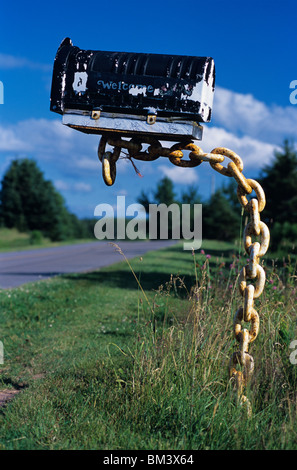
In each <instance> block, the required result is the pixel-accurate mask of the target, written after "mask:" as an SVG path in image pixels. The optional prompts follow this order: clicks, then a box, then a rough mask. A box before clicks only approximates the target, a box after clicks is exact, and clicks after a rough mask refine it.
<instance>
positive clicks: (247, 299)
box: [98, 136, 270, 414]
mask: <svg viewBox="0 0 297 470" xmlns="http://www.w3.org/2000/svg"><path fill="white" fill-rule="evenodd" d="M142 142H143V143H145V144H149V147H148V149H147V150H146V151H144V152H141V149H142ZM106 144H109V145H110V146H113V147H114V151H113V152H105V146H106ZM122 148H124V149H126V150H128V155H129V156H128V158H130V159H132V158H135V159H137V160H143V161H152V160H156V159H157V158H159V157H167V158H169V160H170V161H171V163H173V164H174V165H176V166H180V167H190V168H193V167H196V166H198V165H200V164H201V163H202V162H208V163H209V164H210V165H211V167H212V168H213V169H214V170H216V171H217V172H219V173H220V174H222V175H224V176H228V177H233V178H234V179H235V180H236V182H237V184H238V187H237V197H238V199H239V202H240V204H241V206H242V207H243V208H244V210H245V211H246V212H247V213H248V214H249V216H250V221H249V223H248V224H247V225H246V227H245V229H244V233H243V243H244V248H245V251H246V253H247V255H248V256H249V260H248V263H247V264H246V265H245V266H244V267H243V268H242V270H241V272H240V275H239V292H240V294H241V296H242V298H243V301H242V306H241V307H240V308H239V309H238V310H237V311H236V313H235V316H234V321H233V331H234V336H235V338H236V340H237V341H238V343H239V348H238V351H236V352H234V353H233V354H232V356H231V358H230V361H229V368H228V369H229V377H230V380H233V381H235V384H236V389H237V395H238V398H239V401H240V403H246V404H247V406H248V413H249V414H250V413H251V406H250V402H249V400H248V399H247V397H246V396H245V395H244V394H243V392H244V389H245V388H246V387H247V385H248V383H249V381H250V379H251V376H252V373H253V370H254V359H253V356H252V355H251V354H250V353H249V351H248V349H249V345H250V344H251V343H252V342H253V341H254V340H255V339H256V337H257V335H258V332H259V324H260V321H259V315H258V312H257V311H256V310H255V308H254V300H255V299H257V298H258V297H260V295H261V294H262V292H263V289H264V285H265V278H266V276H265V271H264V269H263V268H262V266H261V265H260V258H261V257H262V256H264V255H265V253H266V252H267V249H268V246H269V241H270V234H269V229H268V227H267V225H266V224H265V223H264V222H261V220H260V213H261V212H262V211H263V209H264V207H265V205H266V199H265V194H264V191H263V188H262V187H261V185H260V184H259V183H258V182H257V181H255V180H253V179H246V178H245V176H244V175H243V162H242V160H241V158H240V157H239V156H238V155H237V154H236V153H235V152H233V151H232V150H229V149H227V148H225V147H217V148H215V149H213V150H212V151H211V152H210V153H204V152H203V150H202V149H201V148H200V147H198V146H197V145H195V144H194V143H193V142H188V143H177V144H174V145H173V146H172V147H171V148H170V149H169V148H164V147H162V145H161V144H160V142H159V141H158V140H157V139H156V138H154V137H151V136H139V137H137V138H132V139H131V140H130V141H127V140H123V139H121V138H119V137H118V136H116V138H107V137H105V136H104V137H102V139H101V142H100V143H99V147H98V157H99V160H100V161H101V162H102V169H103V178H104V181H105V183H106V184H107V185H109V186H110V185H112V184H113V183H114V180H115V174H116V171H115V165H116V161H117V160H118V158H119V156H120V152H121V149H122ZM182 150H186V151H189V152H190V153H189V160H185V159H183V158H182V157H183V152H182ZM225 157H228V158H229V159H230V160H231V161H230V162H229V163H228V165H227V167H224V166H223V165H222V162H223V161H224V160H225ZM253 191H254V192H255V193H256V196H257V198H252V199H250V200H248V199H247V195H249V194H251V193H252V192H253ZM252 237H260V242H258V241H254V242H253V241H252ZM248 280H251V281H255V285H254V284H252V283H250V284H248ZM243 322H245V323H250V324H251V325H250V330H247V329H245V328H242V323H243Z"/></svg>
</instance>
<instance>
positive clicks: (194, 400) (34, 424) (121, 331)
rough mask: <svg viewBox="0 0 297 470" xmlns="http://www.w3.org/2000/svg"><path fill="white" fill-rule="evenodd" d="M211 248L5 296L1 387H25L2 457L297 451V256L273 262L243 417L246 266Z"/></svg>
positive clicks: (2, 424)
mask: <svg viewBox="0 0 297 470" xmlns="http://www.w3.org/2000/svg"><path fill="white" fill-rule="evenodd" d="M203 249H204V251H205V253H204V254H201V253H199V254H196V255H195V257H193V255H192V253H191V252H187V251H183V250H182V248H181V245H177V246H174V247H171V248H168V249H165V250H162V251H158V252H151V253H147V254H146V255H144V256H143V257H142V258H135V259H134V260H132V261H129V263H130V264H131V265H130V266H129V263H128V262H125V261H123V262H122V263H118V264H117V265H113V266H111V267H109V268H104V269H101V270H100V271H95V272H92V273H86V274H73V275H67V276H66V275H65V276H62V277H57V278H53V279H50V280H45V281H40V282H37V283H34V284H27V285H25V286H22V287H19V288H17V289H9V290H5V291H2V292H0V319H1V333H0V340H1V341H2V342H3V344H4V352H5V361H4V365H3V366H0V367H2V370H1V379H0V388H1V389H7V388H14V389H18V390H19V391H20V393H19V394H17V395H16V398H15V399H14V400H13V401H11V402H10V403H9V404H8V405H7V406H6V407H5V408H3V409H2V411H0V429H1V431H0V448H1V449H26V450H30V449H105V450H109V449H148V450H172V449H174V450H179V449H180V450H187V449H189V450H195V449H218V450H219V449H296V448H297V424H296V415H297V393H296V384H297V365H293V364H291V363H290V361H289V355H290V353H291V352H292V350H291V349H290V348H289V345H290V343H291V341H292V340H294V339H297V335H296V297H297V293H296V291H297V289H296V282H295V279H296V278H295V277H294V276H295V275H296V269H295V268H296V266H295V264H294V263H295V261H293V260H292V259H290V260H289V259H286V260H283V259H280V260H279V261H277V267H276V265H275V263H272V262H269V260H267V263H266V265H267V266H268V267H267V282H266V289H265V293H264V294H263V295H262V296H261V298H260V299H257V300H256V301H255V306H256V308H257V311H258V312H259V315H260V331H259V336H258V338H257V339H256V341H255V342H254V343H253V344H252V345H251V347H250V351H251V354H252V355H253V357H254V360H255V373H254V377H253V380H252V383H251V386H250V389H249V390H247V396H248V398H249V400H250V402H251V404H252V410H253V412H252V416H251V417H250V418H249V417H248V416H247V413H246V410H245V408H244V407H242V406H239V405H238V404H237V402H236V400H235V397H234V392H233V390H232V387H231V384H230V383H229V381H228V373H227V369H228V361H229V358H230V356H231V354H232V352H233V351H235V350H236V349H237V344H236V341H235V340H234V338H233V334H232V321H233V316H234V313H235V311H236V310H237V308H238V306H239V305H240V302H241V297H240V295H239V294H238V288H237V287H238V285H237V283H238V272H239V270H240V267H241V266H242V265H243V264H244V259H243V258H242V257H241V256H240V255H239V256H238V249H237V248H236V247H234V246H233V245H231V244H228V243H220V242H205V243H204V244H203ZM206 255H210V256H211V257H209V256H208V257H207V256H206ZM133 272H134V273H135V275H136V277H137V280H136V279H135V277H134V275H133Z"/></svg>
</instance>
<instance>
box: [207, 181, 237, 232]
mask: <svg viewBox="0 0 297 470" xmlns="http://www.w3.org/2000/svg"><path fill="white" fill-rule="evenodd" d="M239 233H240V208H238V212H236V211H235V210H234V209H233V207H232V205H231V203H230V201H229V200H228V198H227V197H226V196H225V195H224V193H223V190H222V189H218V190H217V191H216V192H215V193H214V194H213V195H212V196H211V198H210V200H209V201H208V202H207V203H206V204H205V205H204V206H203V227H202V235H203V238H208V239H211V240H227V241H233V240H234V239H235V238H236V237H237V236H238V235H239Z"/></svg>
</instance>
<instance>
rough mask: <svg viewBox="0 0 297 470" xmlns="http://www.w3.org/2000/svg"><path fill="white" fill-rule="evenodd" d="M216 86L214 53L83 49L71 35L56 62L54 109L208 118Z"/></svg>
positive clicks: (58, 54)
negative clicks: (163, 52) (194, 53)
mask: <svg viewBox="0 0 297 470" xmlns="http://www.w3.org/2000/svg"><path fill="white" fill-rule="evenodd" d="M214 86H215V67H214V61H213V59H212V58H211V57H194V56H177V55H163V54H146V53H128V52H104V51H91V50H82V49H80V48H78V47H76V46H73V44H72V41H71V40H70V39H69V38H66V39H64V40H63V41H62V43H61V45H60V47H59V49H58V51H57V54H56V58H55V62H54V69H53V78H52V89H51V104H50V109H51V111H54V112H57V113H60V114H64V113H65V110H68V112H69V110H75V112H78V113H79V112H81V113H88V112H89V113H90V112H92V110H94V109H99V110H100V111H102V112H105V113H117V114H121V115H130V116H131V115H134V116H146V115H147V114H148V110H150V109H154V112H155V114H156V115H157V116H160V117H161V118H168V117H170V118H172V119H174V118H177V119H181V118H182V119H183V120H188V121H195V122H197V123H201V122H209V121H210V119H211V111H212V102H213V94H214Z"/></svg>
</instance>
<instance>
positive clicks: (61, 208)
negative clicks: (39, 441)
mask: <svg viewBox="0 0 297 470" xmlns="http://www.w3.org/2000/svg"><path fill="white" fill-rule="evenodd" d="M255 179H256V180H257V181H258V182H259V183H260V184H261V185H262V187H263V189H264V191H265V194H266V207H265V209H264V211H263V213H261V220H263V221H264V222H265V223H266V224H267V225H268V226H269V228H270V231H271V245H270V246H271V248H272V249H273V250H279V249H281V248H283V249H284V250H285V251H293V252H294V251H295V244H296V241H297V153H296V150H295V147H294V144H293V143H290V142H289V141H287V140H285V141H284V144H283V147H282V150H281V151H275V154H274V158H273V159H272V161H271V163H270V164H269V165H266V166H265V167H263V169H262V170H261V173H260V177H257V178H255ZM198 189H199V188H197V187H193V186H191V187H186V188H185V189H184V191H183V192H182V194H181V195H180V196H178V195H177V194H176V192H175V188H174V185H173V182H172V181H171V180H170V179H169V178H167V177H164V178H163V179H162V180H160V181H159V182H157V184H156V188H155V189H152V191H151V192H150V193H145V192H142V193H141V194H140V195H139V197H138V201H137V202H138V203H139V204H142V205H143V206H144V207H145V209H146V212H147V214H148V207H149V204H162V203H163V204H166V205H167V206H169V205H171V204H173V203H177V204H191V205H192V207H194V204H203V219H202V237H203V238H204V239H215V240H217V239H220V240H226V241H234V240H235V239H238V237H239V235H240V233H241V232H242V229H243V226H244V224H245V223H246V221H247V217H246V214H243V213H242V209H241V206H240V204H239V202H238V199H237V195H236V189H237V184H236V182H235V181H234V180H233V178H230V179H229V182H228V184H226V183H225V185H223V186H222V187H221V188H220V189H218V190H217V191H216V192H215V193H213V194H212V195H211V197H210V198H209V199H208V200H203V199H202V198H201V196H200V195H199V191H198ZM192 217H193V212H192ZM127 221H128V220H127ZM95 222H96V220H95V219H93V218H92V219H79V218H78V217H77V216H76V215H75V214H72V213H71V212H69V210H68V209H67V207H66V203H65V201H64V198H63V197H62V195H61V194H60V193H59V192H58V191H57V190H56V189H55V187H54V185H53V183H52V182H50V181H47V180H45V178H44V176H43V173H42V172H41V171H40V170H39V168H38V166H37V164H36V162H35V161H34V160H31V159H28V158H24V159H16V160H14V161H12V162H11V164H10V166H9V168H8V170H7V171H6V173H5V175H4V177H3V179H2V182H1V190H0V225H2V226H5V227H8V228H17V229H18V230H19V231H21V232H31V233H32V232H35V233H36V232H37V235H38V233H39V232H40V233H41V234H42V236H44V237H47V238H50V239H51V240H52V241H63V240H68V239H81V238H94V225H95ZM192 225H193V221H192ZM147 234H148V230H147ZM170 236H171V233H170V220H169V237H170ZM115 237H116V221H115Z"/></svg>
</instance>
